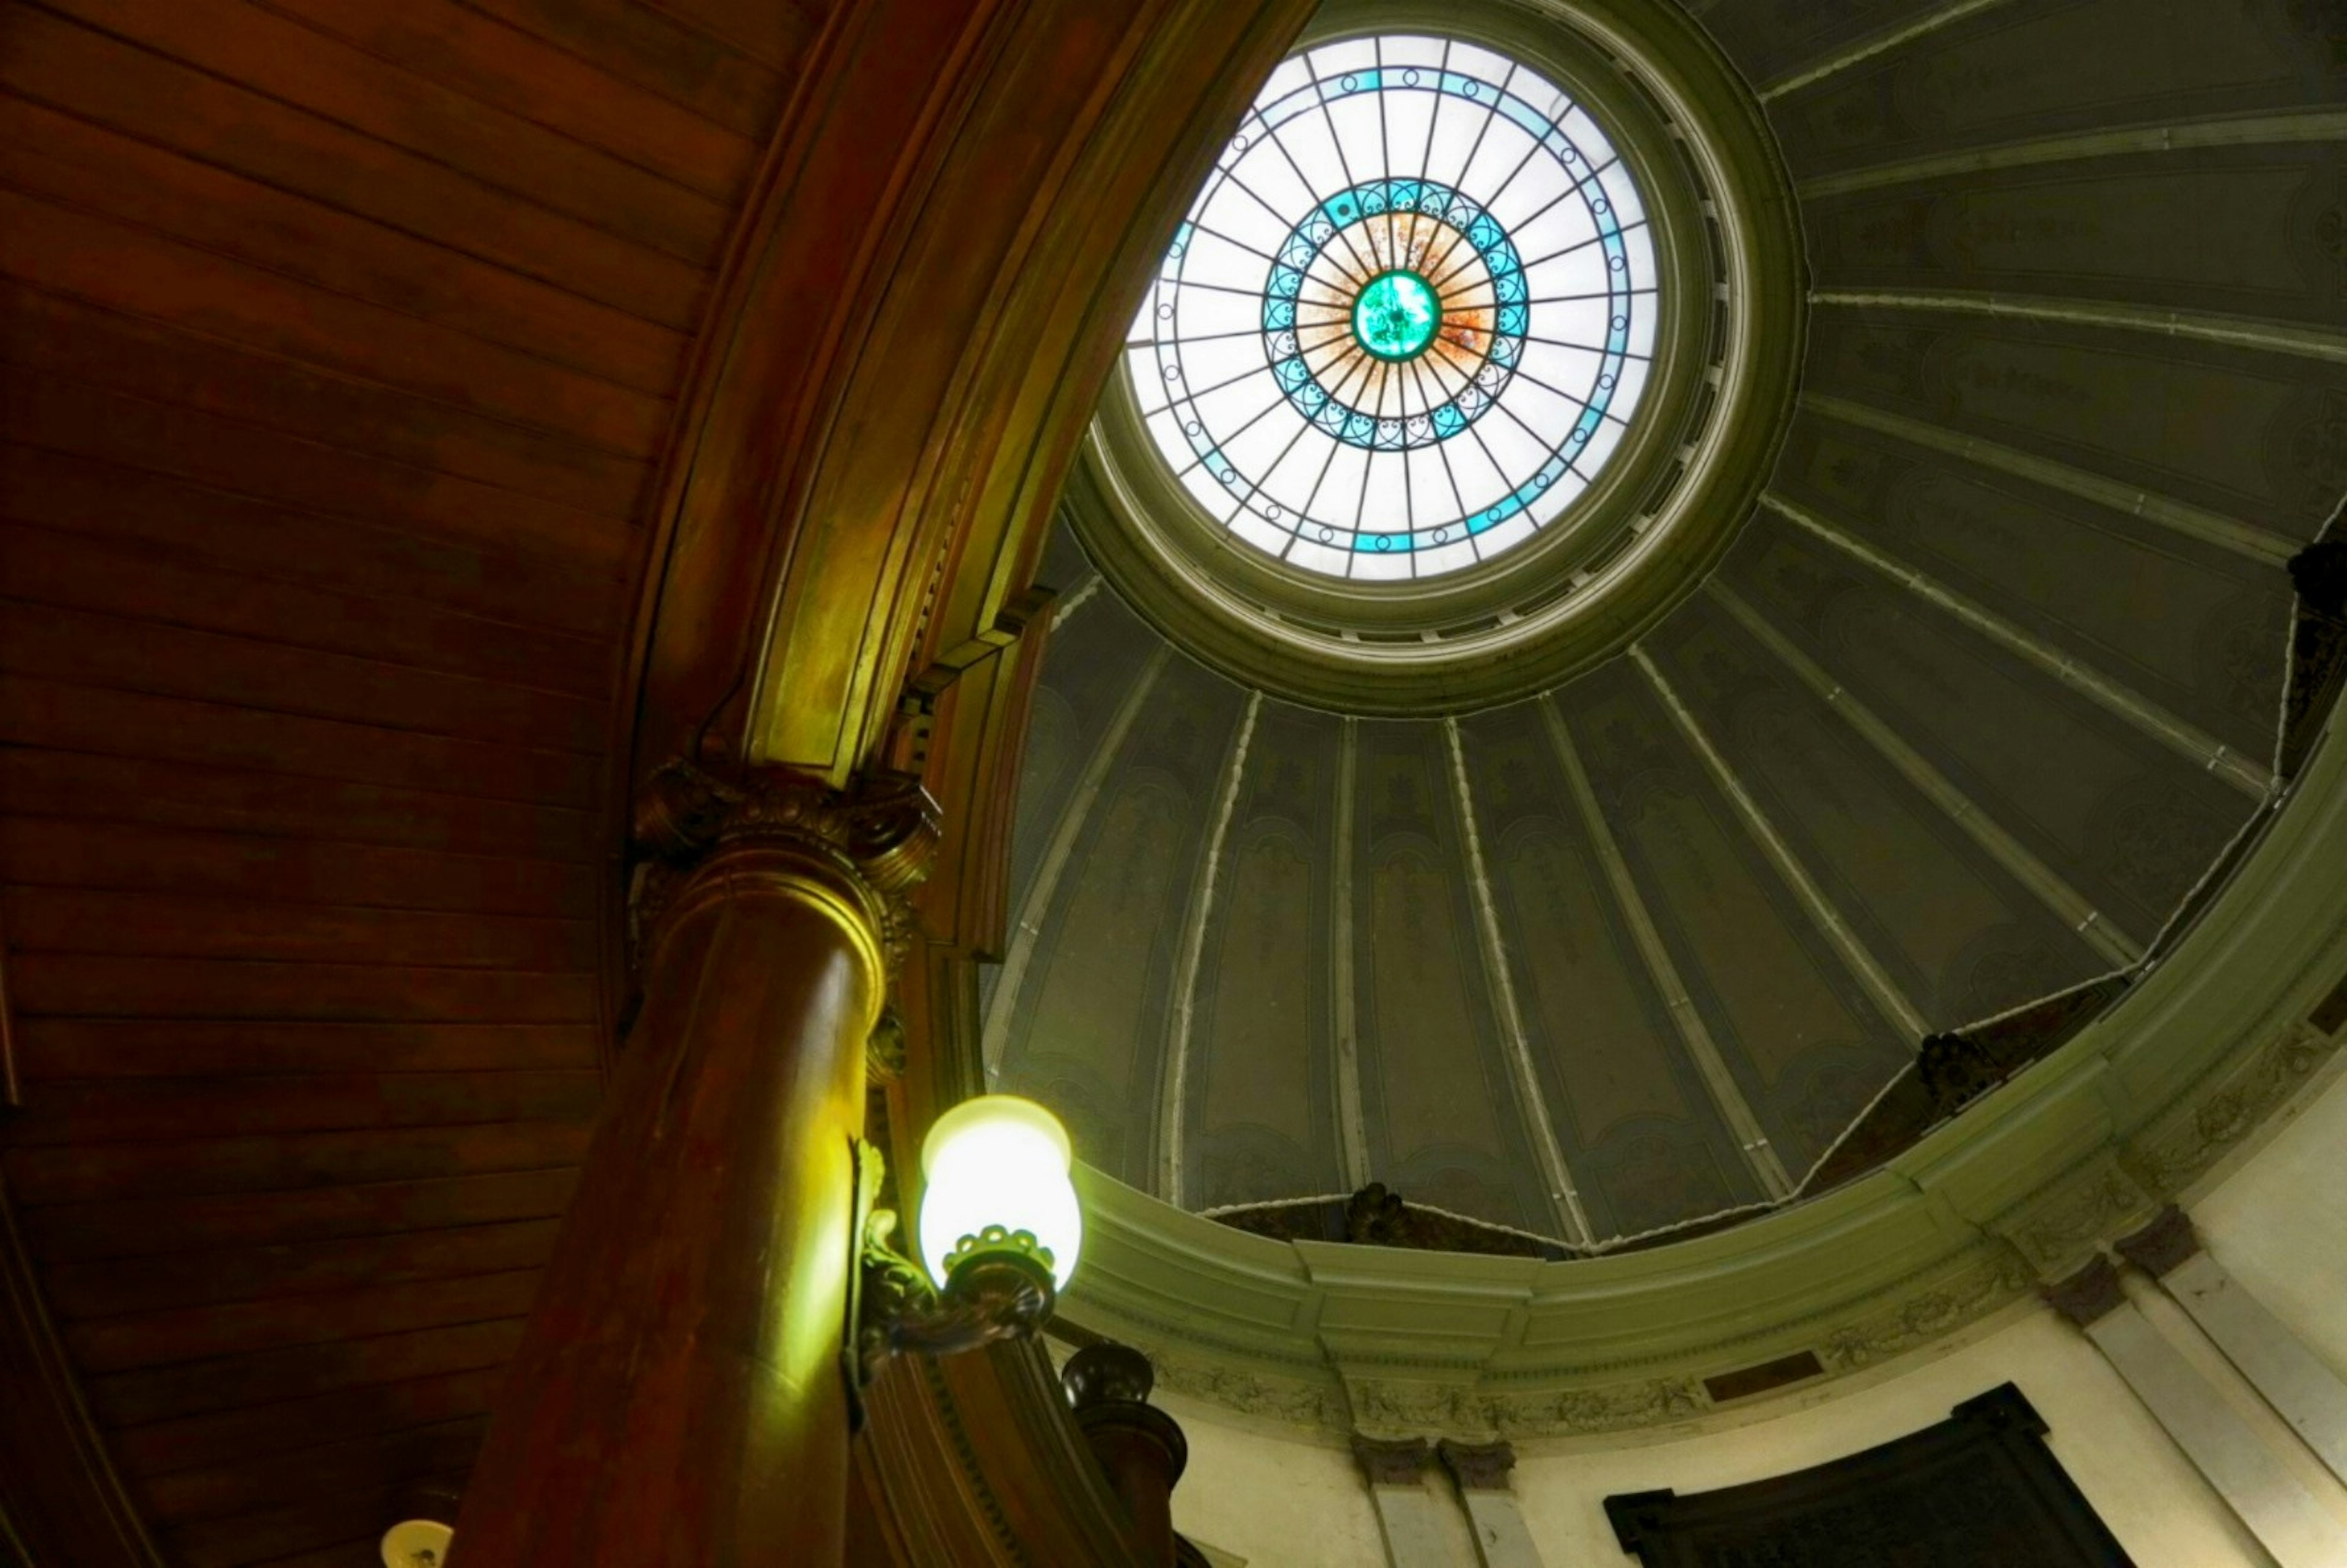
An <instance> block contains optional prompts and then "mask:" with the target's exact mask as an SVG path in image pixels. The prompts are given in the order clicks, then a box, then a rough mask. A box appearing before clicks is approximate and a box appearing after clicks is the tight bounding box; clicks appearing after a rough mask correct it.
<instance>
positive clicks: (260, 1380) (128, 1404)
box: [87, 1317, 522, 1426]
mask: <svg viewBox="0 0 2347 1568" xmlns="http://www.w3.org/2000/svg"><path fill="white" fill-rule="evenodd" d="M521 1325H522V1320H521V1319H520V1318H518V1317H507V1318H496V1319H490V1320H488V1321H485V1322H480V1323H454V1324H449V1325H446V1326H445V1327H437V1328H424V1329H416V1330H413V1331H410V1332H406V1333H400V1334H378V1335H374V1336H371V1337H365V1338H356V1339H344V1340H341V1341H338V1342H336V1341H329V1342H327V1343H324V1344H319V1345H299V1346H295V1347H293V1348H291V1349H284V1350H267V1351H262V1352H261V1353H260V1354H258V1355H252V1356H229V1357H223V1358H220V1359H218V1360H213V1361H199V1362H191V1363H189V1364H187V1365H184V1366H178V1367H150V1368H140V1369H139V1370H138V1371H133V1372H117V1373H114V1374H112V1375H110V1376H108V1377H103V1378H90V1379H89V1380H88V1383H87V1393H88V1395H89V1398H90V1401H91V1404H92V1405H93V1406H94V1407H95V1409H97V1414H98V1418H99V1419H100V1420H101V1421H102V1422H103V1423H105V1424H106V1425H108V1426H128V1425H131V1424H134V1423H138V1422H143V1421H157V1420H163V1419H169V1418H171V1417H175V1416H190V1415H197V1414H200V1413H203V1412H207V1411H214V1410H231V1409H247V1408H249V1407H252V1406H257V1405H266V1404H275V1403H279V1402H282V1401H283V1400H286V1399H296V1398H301V1397H304V1396H308V1395H314V1394H324V1393H329V1392H332V1391H333V1390H336V1389H356V1388H364V1387H366V1386H368V1385H371V1384H375V1383H389V1382H404V1381H407V1380H409V1379H412V1378H422V1377H425V1376H429V1375H432V1374H435V1373H443V1372H460V1371H471V1370H476V1369H478V1368H495V1367H501V1366H503V1365H504V1363H505V1360H506V1358H507V1357H509V1356H511V1355H512V1354H513V1348H514V1345H515V1343H516V1342H517V1341H518V1339H520V1337H521Z"/></svg>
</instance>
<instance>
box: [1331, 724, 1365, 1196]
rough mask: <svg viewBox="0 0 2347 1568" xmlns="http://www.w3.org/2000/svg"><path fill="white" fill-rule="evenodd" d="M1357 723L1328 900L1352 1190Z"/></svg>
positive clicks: (1342, 1150) (1341, 1109) (1345, 747)
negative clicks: (1354, 861)
mask: <svg viewBox="0 0 2347 1568" xmlns="http://www.w3.org/2000/svg"><path fill="white" fill-rule="evenodd" d="M1360 725H1361V722H1360V721H1359V720H1358V719H1353V718H1347V719H1341V720H1339V721H1338V722H1337V811H1336V822H1335V825H1334V830H1333V831H1334V836H1335V840H1336V843H1335V853H1334V856H1333V861H1332V866H1333V875H1332V876H1330V878H1329V881H1330V888H1329V900H1328V904H1329V921H1330V925H1331V927H1332V929H1331V931H1330V939H1329V943H1328V952H1329V968H1330V971H1331V972H1330V975H1329V983H1330V986H1331V988H1332V989H1331V990H1330V993H1329V994H1330V996H1331V998H1332V999H1333V1000H1334V1003H1335V1009H1334V1010H1335V1013H1336V1019H1335V1023H1336V1029H1335V1036H1334V1039H1333V1040H1332V1041H1331V1044H1332V1046H1333V1048H1334V1057H1335V1061H1334V1064H1333V1065H1334V1068H1335V1078H1336V1082H1337V1157H1338V1159H1339V1160H1340V1161H1341V1162H1342V1163H1343V1166H1344V1178H1345V1184H1346V1186H1347V1188H1348V1190H1349V1191H1352V1192H1358V1191H1360V1190H1361V1189H1362V1188H1363V1187H1366V1186H1368V1184H1369V1124H1368V1112H1366V1111H1365V1110H1364V1109H1363V1107H1362V1103H1361V1050H1360V1034H1359V1016H1360V1015H1359V1001H1358V998H1357V997H1356V996H1355V994H1354V990H1353V988H1354V985H1355V976H1354V972H1353V969H1354V965H1353V959H1354V951H1353V936H1354V929H1353V869H1354V867H1353V850H1354V835H1355V806H1354V793H1355V791H1356V789H1357V788H1358V779H1359V773H1360V756H1361V729H1360Z"/></svg>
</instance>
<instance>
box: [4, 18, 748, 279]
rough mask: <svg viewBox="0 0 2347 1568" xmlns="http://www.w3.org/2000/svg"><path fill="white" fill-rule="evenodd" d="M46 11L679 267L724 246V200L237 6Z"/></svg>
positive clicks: (728, 215)
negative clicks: (353, 132)
mask: <svg viewBox="0 0 2347 1568" xmlns="http://www.w3.org/2000/svg"><path fill="white" fill-rule="evenodd" d="M48 8H49V9H52V10H55V11H57V12H59V13H62V14H64V15H70V16H72V17H73V18H74V19H75V20H77V21H79V22H82V23H84V24H85V25H87V26H92V27H97V28H100V29H102V30H104V31H106V32H108V33H111V34H113V35H115V36H117V37H120V38H126V39H128V40H130V41H131V42H133V43H136V44H138V45H140V46H143V47H145V48H148V49H150V50H152V51H154V52H155V53H156V54H159V55H162V56H168V57H169V58H172V59H176V60H179V61H180V62H182V63H183V64H186V65H190V66H193V67H197V68H198V69H200V70H202V71H206V72H209V73H210V74H212V75H214V76H217V77H224V78H226V79H227V80H229V81H232V82H239V83H242V84H244V85H246V86H249V87H252V88H254V89H255V90H257V91H259V92H261V93H264V94H267V95H268V96H270V97H274V98H276V99H278V100H279V101H280V102H282V103H287V104H291V105H293V106H294V107H296V108H302V109H303V110H306V111H308V112H309V113H311V114H314V115H317V116H319V117H320V118H324V119H327V120H331V121H333V122H334V123H336V124H339V125H343V126H347V127H349V128H352V129H354V130H356V131H360V132H363V133H364V134H366V135H368V136H372V137H374V138H378V139H379V140H382V141H384V142H387V143H389V144H390V145H392V146H394V147H399V148H404V149H407V150H410V151H413V152H416V153H419V154H421V155H423V156H424V157H425V158H428V159H432V160H434V161H435V162H437V163H442V164H445V165H446V166H447V167H448V168H450V169H457V170H459V171H461V172H463V173H465V174H467V175H470V176H471V177H472V178H473V179H477V180H478V181H480V182H481V183H482V184H484V185H487V186H489V187H492V188H493V189H496V190H503V191H505V192H507V194H508V196H510V197H511V198H513V199H515V200H518V201H523V202H531V203H535V204H537V205H538V206H542V207H545V208H547V209H548V210H552V211H556V212H560V213H563V214H565V215H566V216H569V217H570V218H574V219H577V220H579V221H581V222H584V223H587V224H589V225H590V226H592V227H595V228H598V229H601V230H603V231H605V232H607V233H610V234H613V235H615V236H618V237H619V238H621V239H625V240H629V241H633V242H635V243H636V244H639V245H641V246H644V247H646V248H648V249H651V250H653V251H660V252H661V253H663V254H666V255H669V256H671V257H674V258H675V259H677V260H679V261H687V262H692V263H695V264H701V265H705V264H707V263H708V262H709V261H711V260H712V258H713V257H714V255H715V253H716V251H717V247H718V246H719V245H721V244H722V243H723V242H724V239H725V233H726V229H727V226H728V222H729V220H730V218H731V216H732V214H731V212H730V210H729V209H728V208H727V206H726V204H724V203H723V202H721V201H718V200H713V199H712V198H711V197H709V196H706V195H704V194H702V192H699V191H695V190H686V189H685V188H684V187H682V186H681V185H678V184H675V183H673V182H672V181H671V180H668V179H663V178H661V176H659V175H657V174H653V173H651V172H650V171H648V170H645V169H638V168H636V167H634V166H632V165H630V164H628V163H625V162H622V161H621V160H620V159H616V158H613V157H611V156H610V154H608V153H604V152H600V151H597V150H596V149H593V148H590V147H588V146H586V145H584V144H583V143H580V142H578V141H575V140H573V139H571V138H569V137H567V136H563V135H560V134H559V133H557V132H554V131H550V130H548V129H546V128H543V127H541V126H538V125H534V124H532V123H531V122H530V121H528V120H527V119H524V118H521V117H520V116H519V115H516V114H510V113H507V111H505V110H504V109H502V108H497V106H495V105H492V104H486V103H481V102H478V101H477V100H475V99H473V98H470V97H466V96H465V95H464V94H462V93H456V92H452V91H450V90H448V89H447V88H446V87H439V86H436V84H434V83H432V82H429V81H427V80H425V78H424V77H418V76H416V75H415V74H413V73H412V72H409V71H405V70H402V69H399V68H397V67H388V66H387V65H386V63H385V62H384V61H381V60H377V59H374V58H371V57H370V56H367V55H366V54H365V53H364V51H361V50H359V49H355V48H353V47H352V46H349V45H347V44H343V43H342V42H340V41H338V40H336V39H333V38H330V37H328V36H325V35H324V34H323V33H319V32H316V31H314V30H313V29H312V28H309V27H305V26H302V25H300V24H299V23H296V22H293V21H291V20H289V19H287V18H285V17H282V16H279V15H274V14H273V13H271V12H268V11H264V10H261V8H260V7H258V6H256V5H250V4H246V3H245V0H172V4H170V5H149V4H144V3H142V0H48Z"/></svg>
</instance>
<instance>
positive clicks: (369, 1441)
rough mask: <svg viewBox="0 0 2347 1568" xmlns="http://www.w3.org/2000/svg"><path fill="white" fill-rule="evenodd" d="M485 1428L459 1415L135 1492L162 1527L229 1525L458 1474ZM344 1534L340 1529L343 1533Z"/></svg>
mask: <svg viewBox="0 0 2347 1568" xmlns="http://www.w3.org/2000/svg"><path fill="white" fill-rule="evenodd" d="M486 1426H487V1419H486V1418H484V1417H482V1416H479V1415H467V1416H460V1417H457V1418H456V1419H452V1420H446V1421H438V1422H435V1423H433V1424H431V1425H428V1426H418V1427H412V1428H409V1429H407V1430H404V1431H394V1432H384V1433H380V1434H376V1435H373V1436H370V1437H366V1438H363V1439H358V1440H350V1441H344V1442H339V1443H325V1444H321V1445H319V1446H318V1447H315V1448H312V1449H307V1450H302V1451H300V1452H297V1453H290V1454H283V1455H281V1456H279V1457H278V1459H277V1460H275V1461H274V1462H272V1463H270V1464H266V1465H257V1464H251V1463H242V1462H231V1463H224V1464H220V1465H216V1466H214V1467H212V1468H210V1469H207V1470H197V1471H181V1472H180V1473H179V1474H177V1475H173V1476H171V1477H169V1478H168V1479H157V1480H151V1481H146V1482H145V1483H144V1484H142V1485H140V1486H139V1487H138V1489H137V1490H138V1492H139V1494H140V1500H141V1501H143V1502H145V1503H146V1504H147V1506H148V1508H149V1510H150V1517H152V1518H153V1519H154V1520H155V1521H156V1522H157V1523H158V1524H159V1525H162V1526H163V1527H165V1528H167V1529H168V1528H170V1527H171V1526H174V1525H181V1524H186V1523H190V1522H197V1521H203V1520H229V1519H233V1518H236V1517H238V1516H240V1515H243V1514H249V1513H257V1512H261V1511H263V1510H266V1509H271V1508H273V1507H278V1506H282V1505H283V1504H286V1503H289V1502H293V1501H298V1500H301V1499H304V1498H312V1497H319V1496H325V1497H337V1496H342V1495H344V1494H347V1493H349V1492H351V1491H364V1490H365V1489H366V1488H367V1487H368V1486H369V1485H370V1484H374V1483H379V1481H380V1480H381V1478H382V1477H383V1475H384V1472H385V1471H389V1472H390V1473H392V1474H394V1475H410V1474H415V1473H418V1472H437V1471H461V1470H463V1469H464V1468H465V1467H466V1466H467V1465H469V1464H470V1463H471V1462H472V1459H473V1455H474V1453H475V1452H476V1451H477V1450H479V1448H480V1446H481V1433H482V1430H483V1429H484V1428H485V1427H486ZM345 1528H347V1526H345Z"/></svg>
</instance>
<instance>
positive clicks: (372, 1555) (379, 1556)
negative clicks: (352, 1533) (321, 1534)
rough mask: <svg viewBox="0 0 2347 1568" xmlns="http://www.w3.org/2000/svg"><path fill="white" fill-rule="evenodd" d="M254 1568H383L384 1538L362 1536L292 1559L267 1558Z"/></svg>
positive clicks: (295, 1554) (255, 1564) (306, 1552)
mask: <svg viewBox="0 0 2347 1568" xmlns="http://www.w3.org/2000/svg"><path fill="white" fill-rule="evenodd" d="M251 1568H383V1538H382V1536H381V1535H379V1534H372V1533H371V1534H367V1535H362V1536H360V1537H359V1538H358V1539H357V1540H355V1541H340V1542H335V1543H334V1544H333V1545H332V1546H320V1547H316V1548H313V1549H311V1550H308V1551H302V1552H296V1553H293V1554H292V1556H290V1557H271V1558H267V1559H265V1560H263V1561H262V1562H261V1563H254V1564H252V1565H251Z"/></svg>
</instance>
